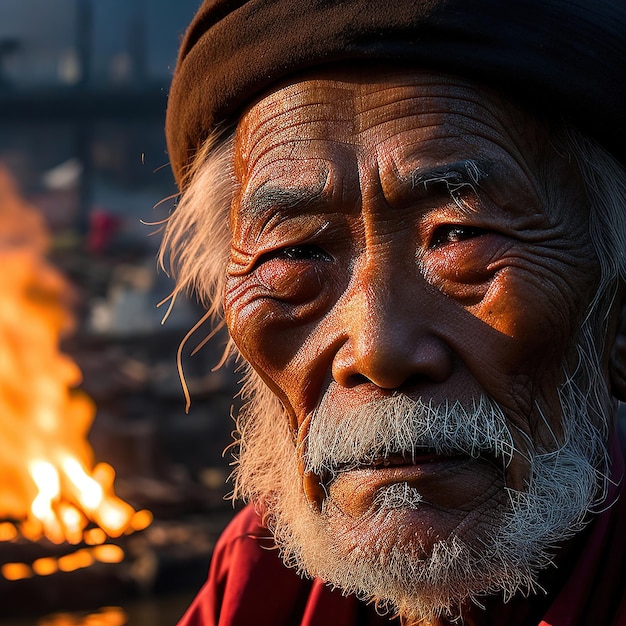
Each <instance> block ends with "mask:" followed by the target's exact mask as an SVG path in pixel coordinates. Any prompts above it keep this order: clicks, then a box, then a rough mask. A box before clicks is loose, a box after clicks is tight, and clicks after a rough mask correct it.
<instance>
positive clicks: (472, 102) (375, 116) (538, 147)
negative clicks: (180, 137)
mask: <svg viewBox="0 0 626 626" xmlns="http://www.w3.org/2000/svg"><path fill="white" fill-rule="evenodd" d="M547 138H548V133H547V132H546V130H545V128H544V125H543V124H541V123H539V121H538V120H536V119H534V118H532V117H531V116H530V115H528V114H526V113H525V112H523V111H521V110H520V109H518V108H516V107H515V106H513V105H512V104H511V103H509V102H507V101H506V100H504V99H503V98H501V97H499V96H498V95H497V94H496V93H494V92H491V91H489V90H487V89H485V88H482V87H480V86H477V85H473V84H472V83H469V82H467V81H463V80H461V79H458V78H455V77H451V76H447V75H441V74H433V73H427V72H416V71H401V72H400V71H399V72H394V73H390V72H388V71H383V70H373V71H370V72H367V73H366V72H364V71H362V70H360V71H356V70H350V71H342V72H339V71H337V72H325V73H318V74H314V75H311V76H307V77H303V78H302V79H301V80H297V81H292V82H289V83H288V84H284V85H282V86H279V87H277V88H276V89H275V90H273V91H271V92H270V93H268V94H266V95H265V96H264V97H262V98H261V99H259V100H258V101H257V102H255V103H253V104H252V105H251V106H250V107H249V108H248V109H247V110H246V112H245V113H244V114H243V116H242V117H241V119H240V122H239V124H238V127H237V134H236V154H237V157H238V161H239V162H238V163H237V164H236V165H237V166H239V167H238V169H239V168H240V167H241V166H244V167H245V169H248V170H249V169H250V168H254V167H256V166H258V165H259V161H260V160H263V159H266V160H267V159H269V160H271V159H273V158H275V156H274V152H275V151H276V150H277V149H279V151H281V150H282V151H283V152H285V151H286V150H287V149H288V151H289V154H290V155H291V156H292V157H293V156H296V157H297V156H300V157H304V156H305V155H313V154H316V153H317V154H318V155H319V154H320V153H324V152H328V151H334V152H342V151H343V152H350V153H354V154H356V155H364V154H367V153H372V152H376V153H381V152H382V153H384V155H385V158H386V159H387V160H389V159H391V160H394V155H395V154H397V156H398V157H400V156H401V154H400V153H402V152H406V151H415V149H416V146H417V145H418V144H419V145H420V147H421V148H422V150H423V151H424V153H426V152H429V153H435V156H434V157H433V158H435V159H441V160H445V159H446V158H447V157H448V156H449V154H450V153H451V152H453V151H454V150H458V148H459V145H460V144H465V145H466V146H467V148H468V151H471V150H472V149H474V150H476V151H478V150H483V151H485V150H489V149H491V150H493V151H498V150H502V151H504V152H507V153H509V154H511V155H512V156H513V158H518V156H519V158H520V160H528V161H532V159H533V158H534V157H538V156H539V155H540V154H542V151H543V150H544V148H545V145H544V144H545V143H546V142H547ZM490 144H491V145H490Z"/></svg>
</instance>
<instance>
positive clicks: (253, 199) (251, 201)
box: [242, 178, 328, 217]
mask: <svg viewBox="0 0 626 626" xmlns="http://www.w3.org/2000/svg"><path fill="white" fill-rule="evenodd" d="M325 186H326V178H324V180H321V181H320V182H319V183H317V184H314V185H302V186H297V187H279V186H277V185H275V184H273V183H272V182H271V181H269V182H267V183H264V184H263V185H261V186H260V187H258V188H257V189H255V190H254V191H253V192H252V193H251V194H250V195H249V196H248V197H245V196H244V199H243V202H242V208H244V209H245V210H246V212H248V213H249V214H250V215H251V216H254V217H259V216H262V215H265V214H267V212H268V211H270V210H271V211H273V212H276V211H285V212H289V211H296V210H298V211H302V210H303V209H306V208H307V207H308V206H319V205H320V204H324V203H326V202H327V201H328V198H327V197H326V196H327V193H326V192H325Z"/></svg>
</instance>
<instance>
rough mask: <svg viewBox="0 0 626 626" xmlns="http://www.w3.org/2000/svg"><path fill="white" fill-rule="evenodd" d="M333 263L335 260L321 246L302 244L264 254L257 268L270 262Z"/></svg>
mask: <svg viewBox="0 0 626 626" xmlns="http://www.w3.org/2000/svg"><path fill="white" fill-rule="evenodd" d="M274 260H278V261H324V262H329V261H332V260H333V258H332V257H331V256H330V255H329V254H328V253H327V252H325V251H324V250H323V249H322V248H320V247H319V246H316V245H314V244H302V245H297V246H285V247H284V248H278V249H276V250H272V251H271V252H266V253H265V254H262V255H261V256H260V257H259V259H258V261H257V266H258V265H262V264H263V263H267V262H268V261H274Z"/></svg>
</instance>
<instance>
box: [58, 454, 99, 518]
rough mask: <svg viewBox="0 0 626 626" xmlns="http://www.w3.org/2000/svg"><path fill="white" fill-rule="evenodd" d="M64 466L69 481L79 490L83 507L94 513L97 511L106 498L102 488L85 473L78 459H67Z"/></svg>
mask: <svg viewBox="0 0 626 626" xmlns="http://www.w3.org/2000/svg"><path fill="white" fill-rule="evenodd" d="M62 465H63V469H64V470H65V473H66V475H67V477H68V479H69V480H70V481H71V482H72V483H73V485H74V486H75V487H76V488H77V489H78V491H79V493H80V501H81V502H82V503H83V506H85V508H87V509H90V510H92V511H93V510H95V509H97V508H98V507H99V506H100V504H101V502H102V498H103V496H104V493H103V491H102V487H101V486H100V485H99V484H98V483H97V482H96V481H95V480H94V479H93V478H92V477H91V476H89V474H87V472H85V470H84V469H83V468H82V467H81V465H80V463H79V462H78V461H77V460H76V459H74V458H72V457H68V458H65V459H64V460H63V464H62Z"/></svg>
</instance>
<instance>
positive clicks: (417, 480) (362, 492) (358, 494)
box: [328, 455, 477, 515]
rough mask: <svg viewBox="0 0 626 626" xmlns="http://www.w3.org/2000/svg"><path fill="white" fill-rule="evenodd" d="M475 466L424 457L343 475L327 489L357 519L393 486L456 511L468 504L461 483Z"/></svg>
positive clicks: (458, 460)
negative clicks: (413, 490)
mask: <svg viewBox="0 0 626 626" xmlns="http://www.w3.org/2000/svg"><path fill="white" fill-rule="evenodd" d="M475 463H477V461H475V460H473V459H468V458H466V457H442V456H438V455H424V456H421V457H418V458H416V459H415V460H414V462H413V463H412V464H411V465H389V466H381V467H368V468H362V469H356V470H351V471H346V472H343V473H341V474H339V475H338V476H337V477H336V478H335V479H334V480H333V481H332V482H331V484H330V485H329V486H328V493H329V495H330V496H331V497H332V498H333V499H335V500H341V501H342V502H344V503H349V508H350V509H351V512H352V513H353V514H354V515H362V514H363V513H365V512H366V511H368V510H370V509H371V508H372V507H373V505H374V500H375V497H376V492H377V491H378V490H380V489H381V488H383V487H386V486H387V485H391V484H394V483H407V484H408V485H410V486H411V487H414V488H416V489H417V490H418V491H419V492H420V494H422V496H423V497H424V501H425V502H433V503H435V502H437V501H438V500H439V499H440V497H441V499H442V500H445V505H446V506H449V507H452V508H454V507H456V506H462V504H463V502H465V501H466V494H465V492H464V490H463V489H462V487H461V483H465V482H466V479H467V473H471V472H472V471H473V470H472V466H473V465H474V464H475ZM464 470H467V472H466V471H464ZM462 476H463V477H462Z"/></svg>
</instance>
